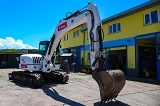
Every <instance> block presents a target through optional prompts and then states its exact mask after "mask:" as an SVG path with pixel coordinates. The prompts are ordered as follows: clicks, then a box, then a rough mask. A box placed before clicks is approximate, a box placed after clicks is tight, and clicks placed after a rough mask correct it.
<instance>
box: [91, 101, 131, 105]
mask: <svg viewBox="0 0 160 106" xmlns="http://www.w3.org/2000/svg"><path fill="white" fill-rule="evenodd" d="M94 106H129V105H128V104H125V103H123V102H121V101H118V100H116V101H111V102H106V103H102V104H101V102H96V103H94Z"/></svg>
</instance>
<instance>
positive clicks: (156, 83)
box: [126, 77, 160, 85]
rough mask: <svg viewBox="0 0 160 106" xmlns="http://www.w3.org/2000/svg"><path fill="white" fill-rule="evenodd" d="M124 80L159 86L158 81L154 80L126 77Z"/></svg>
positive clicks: (159, 82)
mask: <svg viewBox="0 0 160 106" xmlns="http://www.w3.org/2000/svg"><path fill="white" fill-rule="evenodd" d="M126 80H130V81H137V82H143V83H148V84H155V85H160V81H158V80H154V79H147V78H135V77H127V78H126Z"/></svg>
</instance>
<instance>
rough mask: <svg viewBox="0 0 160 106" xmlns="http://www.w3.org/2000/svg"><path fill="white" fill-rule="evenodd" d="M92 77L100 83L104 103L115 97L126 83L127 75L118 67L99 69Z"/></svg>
mask: <svg viewBox="0 0 160 106" xmlns="http://www.w3.org/2000/svg"><path fill="white" fill-rule="evenodd" d="M92 77H93V79H94V80H95V81H96V82H97V83H98V85H99V90H100V96H101V102H102V103H105V102H106V101H111V100H112V99H115V98H116V97H117V96H118V94H119V93H120V91H121V90H122V88H123V87H124V85H125V75H124V73H123V72H122V71H121V70H118V69H117V70H109V71H98V72H95V73H93V74H92Z"/></svg>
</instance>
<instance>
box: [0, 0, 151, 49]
mask: <svg viewBox="0 0 160 106" xmlns="http://www.w3.org/2000/svg"><path fill="white" fill-rule="evenodd" d="M147 1H149V0H0V49H2V48H22V47H20V46H17V47H16V46H13V45H14V43H16V45H23V47H24V48H25V47H26V48H28V47H36V48H38V43H39V42H40V41H41V40H49V39H50V38H51V36H52V34H53V32H54V29H55V27H56V26H57V24H58V22H59V20H60V19H62V18H65V17H66V13H67V12H75V11H77V10H78V9H81V8H83V7H85V6H86V5H87V3H88V2H93V3H95V4H96V5H97V6H98V9H99V12H100V16H101V19H105V18H108V17H110V16H113V15H115V14H117V13H120V12H123V11H125V10H127V9H130V8H132V7H135V6H137V5H139V4H142V3H144V2H147ZM10 41H11V42H10ZM8 43H12V44H13V45H12V44H10V45H5V44H8ZM10 46H11V47H10Z"/></svg>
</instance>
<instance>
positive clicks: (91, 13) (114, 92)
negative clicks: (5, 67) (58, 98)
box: [9, 2, 125, 103]
mask: <svg viewBox="0 0 160 106" xmlns="http://www.w3.org/2000/svg"><path fill="white" fill-rule="evenodd" d="M85 22H87V28H88V39H89V45H90V48H89V51H90V60H91V68H92V77H93V79H95V81H96V82H97V83H98V85H99V90H100V97H101V102H102V103H103V102H106V101H110V100H112V99H115V98H116V97H117V96H118V94H119V93H120V91H121V90H122V88H123V87H124V85H125V75H124V73H123V72H122V71H121V70H118V69H117V70H105V69H104V68H103V63H104V58H103V35H104V34H103V31H102V23H101V18H100V15H99V12H98V8H97V6H96V5H95V4H93V3H91V2H89V3H88V5H87V6H86V7H84V8H82V9H81V10H78V11H76V12H74V13H72V14H70V15H69V16H66V18H63V19H61V20H60V21H59V23H58V25H57V27H56V29H55V31H54V34H53V36H52V38H51V40H50V42H49V44H48V48H47V51H46V53H45V55H44V56H43V55H40V54H24V55H21V56H20V68H21V69H24V70H25V71H21V72H19V71H14V72H12V73H9V79H10V80H13V81H21V82H23V83H26V84H30V85H32V86H33V87H41V86H43V84H44V82H45V80H44V79H45V77H46V76H45V75H46V74H48V75H50V76H51V77H54V79H55V80H57V81H59V82H67V81H68V79H69V78H68V75H67V74H61V73H60V72H54V71H53V68H54V65H55V63H54V62H53V63H52V62H51V58H52V56H55V51H56V48H57V47H58V45H59V42H60V40H61V38H62V37H63V36H64V34H65V33H67V32H68V31H69V30H71V29H73V28H75V27H77V26H79V25H81V24H83V23H85ZM55 57H56V56H55Z"/></svg>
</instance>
